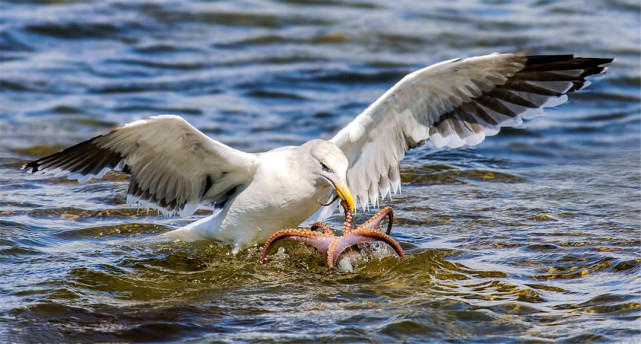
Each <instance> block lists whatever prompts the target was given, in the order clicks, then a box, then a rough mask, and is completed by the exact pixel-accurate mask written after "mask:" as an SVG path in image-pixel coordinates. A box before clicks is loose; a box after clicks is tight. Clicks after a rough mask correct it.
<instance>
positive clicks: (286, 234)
mask: <svg viewBox="0 0 641 344" xmlns="http://www.w3.org/2000/svg"><path fill="white" fill-rule="evenodd" d="M333 238H335V236H334V234H332V233H330V234H328V233H319V232H315V231H311V230H309V229H306V228H291V229H283V230H280V231H278V232H276V233H275V234H274V235H272V236H271V237H270V238H269V239H268V240H267V242H266V243H265V246H264V248H263V253H262V254H261V255H260V260H259V262H260V263H261V264H264V263H265V260H266V258H267V254H268V253H269V250H270V249H271V248H272V247H273V246H274V244H276V243H277V242H279V241H282V240H295V241H301V242H304V243H306V244H309V245H312V246H314V248H315V249H316V250H318V251H319V252H321V253H323V254H327V250H328V249H329V247H330V244H331V242H332V240H333Z"/></svg>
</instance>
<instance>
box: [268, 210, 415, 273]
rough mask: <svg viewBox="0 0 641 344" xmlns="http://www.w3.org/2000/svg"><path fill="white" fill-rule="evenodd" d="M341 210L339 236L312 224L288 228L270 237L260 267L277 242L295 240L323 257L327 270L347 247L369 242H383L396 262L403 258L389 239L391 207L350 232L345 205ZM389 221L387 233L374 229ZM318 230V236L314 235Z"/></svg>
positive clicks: (349, 215)
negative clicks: (341, 218) (341, 229)
mask: <svg viewBox="0 0 641 344" xmlns="http://www.w3.org/2000/svg"><path fill="white" fill-rule="evenodd" d="M341 206H342V207H343V209H344V210H345V222H344V223H343V235H341V236H336V235H335V234H334V232H333V231H332V229H331V228H330V226H329V225H327V224H325V223H322V222H316V223H314V224H312V226H311V227H310V228H309V229H308V228H291V229H283V230H280V231H278V232H276V233H274V235H272V236H271V237H270V238H269V239H268V240H267V242H266V243H265V246H264V248H263V253H262V254H261V256H260V263H261V264H264V263H265V260H266V258H267V254H268V253H269V250H270V249H271V248H272V247H273V246H274V245H275V244H276V243H277V242H279V241H283V240H295V241H301V242H304V243H306V244H309V245H312V246H313V247H314V248H316V250H317V251H319V252H321V253H322V254H324V255H326V256H327V265H328V266H329V267H330V268H334V267H335V266H336V262H337V261H338V258H339V257H340V255H341V254H342V253H343V252H344V251H345V250H346V249H347V248H349V247H351V246H354V245H357V244H363V243H369V242H373V241H377V240H378V241H383V242H385V243H387V244H388V245H390V246H391V247H392V248H393V249H394V251H396V253H397V254H398V256H399V258H403V257H404V256H405V254H404V253H403V249H402V248H401V246H400V245H399V244H398V243H397V242H396V241H395V240H394V239H392V237H390V236H389V234H390V232H391V231H392V222H393V220H394V211H393V210H392V208H391V207H385V208H383V209H381V211H379V212H378V213H376V215H374V216H372V217H371V218H370V219H369V220H367V221H365V222H364V223H363V224H362V225H360V226H358V227H356V228H354V218H353V216H352V213H351V211H350V209H349V206H348V205H347V203H346V202H345V201H342V202H341ZM385 217H388V218H389V222H388V224H387V231H386V232H385V233H384V232H382V231H380V230H379V229H378V228H379V226H380V224H381V222H382V221H383V220H384V219H385ZM319 229H322V232H320V231H318V230H319Z"/></svg>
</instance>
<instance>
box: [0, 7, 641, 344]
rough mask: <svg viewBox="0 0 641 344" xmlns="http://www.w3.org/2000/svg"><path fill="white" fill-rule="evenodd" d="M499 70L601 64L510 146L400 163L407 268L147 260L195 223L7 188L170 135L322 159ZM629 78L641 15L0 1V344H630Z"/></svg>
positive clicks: (45, 191)
mask: <svg viewBox="0 0 641 344" xmlns="http://www.w3.org/2000/svg"><path fill="white" fill-rule="evenodd" d="M495 51H496V52H510V51H526V52H528V53H533V54H545V53H549V54H563V53H575V54H576V55H579V56H591V57H613V58H616V61H615V63H613V64H612V65H611V66H610V68H609V69H608V71H607V75H606V76H605V78H603V79H602V80H598V81H594V82H593V84H592V85H591V86H590V87H589V88H587V89H585V90H583V91H581V92H580V93H577V94H572V95H571V96H570V100H569V102H568V103H566V104H564V105H563V106H561V107H558V108H554V109H548V110H546V111H545V113H544V114H543V115H542V116H539V117H537V118H534V119H532V120H530V121H528V122H527V123H526V124H525V125H524V127H523V128H518V129H506V130H503V131H502V132H501V133H500V134H499V135H497V136H494V137H489V138H487V139H486V140H485V141H484V142H483V143H482V144H480V145H479V146H476V147H465V148H459V149H433V148H430V147H429V146H428V147H422V148H419V149H416V150H412V151H410V152H409V153H408V155H407V157H406V159H405V161H404V163H403V165H402V169H401V172H402V177H403V190H402V194H401V195H397V196H395V197H393V199H392V200H385V201H384V202H383V204H384V205H391V206H392V207H393V208H394V210H395V214H396V221H395V226H394V230H393V233H392V234H393V237H394V238H395V239H396V240H398V241H399V242H400V244H401V245H402V246H403V248H404V249H405V251H406V253H407V258H406V259H404V260H401V261H398V260H397V259H395V258H394V257H393V256H389V257H385V258H382V259H380V257H378V256H373V257H365V258H364V259H363V260H362V261H360V262H359V263H358V264H357V265H356V266H355V271H354V272H353V273H345V272H340V271H336V270H330V269H328V268H327V267H326V266H325V264H324V260H323V258H322V257H321V256H320V255H318V254H317V253H315V251H314V250H313V249H312V248H310V247H307V246H305V245H303V244H299V243H290V244H285V245H282V246H281V249H279V250H278V252H276V251H275V252H274V253H273V254H272V255H271V256H270V257H271V259H270V260H269V261H268V263H267V264H265V265H259V264H257V261H258V257H259V255H260V248H253V249H249V250H246V251H243V252H241V253H240V254H238V255H237V256H233V255H231V253H230V252H231V250H230V248H229V247H224V246H219V245H217V244H215V243H210V242H198V243H167V242H160V241H157V240H155V238H156V237H157V235H158V234H160V233H163V232H165V231H168V230H171V229H175V228H177V227H179V226H182V225H184V224H186V223H189V222H191V221H194V220H195V219H198V218H200V217H202V216H204V215H205V214H207V213H209V212H210V210H208V209H207V208H206V207H205V208H203V210H201V211H199V212H198V213H197V214H196V215H194V216H193V217H191V218H187V219H185V218H167V217H163V216H159V215H158V214H157V213H156V212H154V211H150V212H147V211H145V210H138V209H135V208H130V207H127V206H126V204H125V193H126V190H127V178H126V176H123V175H121V174H110V175H108V176H107V177H106V178H104V179H101V180H91V181H89V182H88V183H84V184H78V183H76V182H73V181H69V180H67V179H64V178H45V177H38V176H32V175H28V174H26V173H24V172H23V171H20V167H21V166H22V164H24V163H25V162H27V161H29V160H33V159H36V158H38V157H41V156H44V155H46V154H50V153H53V152H56V151H58V150H60V149H62V148H65V147H67V146H69V145H72V144H74V143H77V142H80V141H82V140H85V139H88V138H91V137H93V136H96V135H99V134H103V133H105V132H107V131H108V130H109V129H110V128H112V127H114V126H117V125H120V124H124V123H127V122H130V121H133V120H136V119H140V118H144V117H146V116H151V115H156V114H162V113H173V114H177V115H181V116H183V117H184V118H185V119H186V120H188V121H189V122H190V123H192V124H193V125H194V126H196V127H197V128H199V129H200V130H202V131H203V132H205V133H206V134H207V135H209V136H211V137H212V138H215V139H217V140H219V141H221V142H224V143H225V144H228V145H230V146H232V147H235V148H237V149H242V150H246V151H250V152H260V151H264V150H268V149H271V148H275V147H278V146H281V145H291V144H301V143H303V142H305V141H307V140H310V139H314V138H318V137H321V138H329V137H331V136H332V135H333V134H334V133H336V132H337V131H338V130H339V129H340V128H342V127H343V126H344V125H346V124H347V123H349V121H351V119H353V118H354V117H355V116H356V115H357V114H358V113H359V112H360V111H362V110H363V109H365V108H366V107H367V106H368V105H369V104H370V103H372V102H373V101H375V100H376V98H377V97H378V96H380V95H381V94H383V92H385V90H387V89H388V88H389V87H391V86H392V85H393V84H394V83H395V82H396V81H398V80H400V78H402V77H403V76H404V75H405V74H407V73H409V72H412V71H414V70H416V69H419V68H421V67H423V66H426V65H429V64H432V63H436V62H439V61H442V60H445V59H450V58H454V57H466V56H474V55H482V54H488V53H491V52H495ZM640 61H641V6H640V5H639V3H638V1H626V0H611V1H605V0H604V1H563V2H557V1H542V0H538V1H534V0H530V1H429V2H428V1H424V2H419V1H405V0H399V1H393V2H390V1H376V0H358V1H313V0H312V1H303V0H282V1H152V0H140V1H138V0H133V1H114V0H103V1H18V0H15V1H12V0H5V1H2V2H0V342H3V343H4V342H7V343H14V342H16V343H22V342H26V343H55V342H187V343H201V342H212V343H214V342H261V343H265V342H278V343H283V342H308V341H315V342H374V343H389V342H416V343H423V342H444V343H468V342H473V343H548V342H549V343H557V342H562V343H601V342H611V343H619V342H627V343H638V342H641V325H639V324H640V323H641V322H640V321H639V317H640V315H641V283H640V282H641V281H640V280H639V276H640V272H641V271H640V270H641V256H640V252H641V232H640V231H641V105H640V100H641V93H640V90H641V68H640V67H641V66H640ZM373 211H374V210H372V211H370V212H369V213H363V212H359V213H357V220H356V221H357V222H361V221H364V220H365V219H366V218H367V217H368V216H371V215H372V213H373ZM341 221H342V219H341V216H340V215H337V216H336V217H334V218H333V219H332V220H331V221H330V222H329V223H330V224H331V225H332V226H333V227H334V228H339V227H340V224H341Z"/></svg>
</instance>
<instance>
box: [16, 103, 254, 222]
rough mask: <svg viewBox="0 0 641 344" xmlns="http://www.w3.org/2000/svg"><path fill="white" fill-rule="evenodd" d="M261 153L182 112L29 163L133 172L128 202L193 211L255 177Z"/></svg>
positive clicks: (86, 174)
mask: <svg viewBox="0 0 641 344" xmlns="http://www.w3.org/2000/svg"><path fill="white" fill-rule="evenodd" d="M255 159H256V156H255V155H253V154H249V153H244V152H241V151H238V150H235V149H233V148H230V147H228V146H226V145H224V144H222V143H220V142H218V141H215V140H212V139H210V138H209V137H207V136H206V135H204V134H203V133H201V132H200V131H198V130H197V129H196V128H194V127H193V126H191V125H190V124H189V123H187V122H186V121H185V120H184V119H182V118H180V117H178V116H171V115H162V116H155V117H150V118H148V119H144V120H140V121H136V122H133V123H129V124H127V125H124V126H122V127H120V128H117V129H115V130H113V131H112V132H110V133H108V134H106V135H101V136H97V137H94V138H93V139H90V140H87V141H85V142H82V143H79V144H77V145H75V146H72V147H70V148H67V149H65V150H64V151H62V152H59V153H56V154H52V155H50V156H47V157H44V158H41V159H38V160H36V161H33V162H30V163H28V164H26V165H25V166H23V169H26V170H27V171H30V172H33V173H44V174H48V175H54V176H60V175H68V176H69V177H70V178H73V179H78V180H79V181H86V180H87V179H89V178H93V177H97V178H100V177H102V175H104V174H105V173H106V172H107V171H109V170H112V169H115V170H122V171H123V172H126V173H128V174H130V175H131V176H132V178H131V181H130V184H129V190H128V192H127V193H128V202H141V203H142V204H143V205H145V206H151V207H153V208H156V209H159V210H161V211H163V212H165V213H169V214H173V213H176V212H179V213H180V214H181V215H190V214H193V212H194V211H195V210H196V209H197V206H198V204H200V203H205V202H207V203H210V202H214V203H215V202H218V203H220V202H225V201H226V200H227V199H229V197H230V194H229V192H230V190H233V191H236V190H239V187H240V186H242V185H245V184H248V183H250V182H251V179H252V175H253V172H254V169H253V164H254V161H255Z"/></svg>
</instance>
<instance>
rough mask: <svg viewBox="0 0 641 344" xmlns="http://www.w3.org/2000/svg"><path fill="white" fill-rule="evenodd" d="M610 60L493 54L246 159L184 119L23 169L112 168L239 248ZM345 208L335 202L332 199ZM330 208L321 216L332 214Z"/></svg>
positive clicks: (510, 119)
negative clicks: (305, 138) (330, 127)
mask: <svg viewBox="0 0 641 344" xmlns="http://www.w3.org/2000/svg"><path fill="white" fill-rule="evenodd" d="M612 61H613V59H600V58H575V57H574V56H572V55H551V56H525V55H523V54H519V53H516V54H492V55H486V56H478V57H472V58H468V59H455V60H450V61H445V62H441V63H438V64H435V65H432V66H430V67H426V68H423V69H420V70H418V71H416V72H413V73H410V74H408V75H407V76H406V77H405V78H403V79H402V80H401V81H399V82H398V83H397V84H396V85H394V87H392V88H391V89H389V90H388V91H387V92H386V93H385V94H383V95H382V96H381V97H380V98H379V99H378V100H376V101H375V102H374V103H373V104H372V105H371V106H369V107H368V108H367V109H366V110H365V111H363V112H362V113H361V114H360V115H358V116H357V117H356V118H355V119H354V120H353V121H352V122H351V123H349V124H348V125H347V126H346V127H345V128H343V129H342V130H341V131H340V132H338V133H337V134H336V136H334V137H333V138H332V139H330V140H329V141H326V140H312V141H309V142H307V143H305V144H303V145H301V146H292V147H282V148H278V149H274V150H272V151H269V152H265V153H261V154H249V153H245V152H241V151H238V150H236V149H233V148H231V147H228V146H226V145H224V144H222V143H220V142H218V141H216V140H213V139H211V138H209V137H207V136H206V135H204V134H203V133H201V132H200V131H198V130H197V129H196V128H194V127H192V126H191V125H190V124H189V123H187V122H186V121H185V120H183V119H182V118H180V117H177V116H171V115H164V116H156V117H151V118H148V119H145V120H140V121H136V122H133V123H130V124H127V125H124V126H122V127H120V128H117V129H115V130H113V131H112V132H110V133H108V134H106V135H103V136H98V137H95V138H93V139H91V140H88V141H85V142H83V143H80V144H77V145H75V146H73V147H70V148H68V149H65V150H64V151H62V152H59V153H56V154H53V155H50V156H48V157H44V158H42V159H39V160H37V161H33V162H31V163H28V164H26V165H25V166H24V168H27V169H31V171H32V172H34V173H35V172H40V171H42V172H45V173H53V174H54V175H56V174H69V173H70V176H71V177H75V178H79V179H88V178H89V177H100V176H102V174H104V173H105V172H106V171H107V170H109V169H122V170H123V171H125V172H127V173H129V174H130V175H131V176H132V179H131V182H130V187H129V191H128V194H129V197H128V200H129V201H131V202H138V203H139V204H141V205H143V206H151V207H154V208H157V209H160V210H163V211H164V212H169V213H174V212H179V213H181V214H183V215H190V214H193V212H194V211H195V210H196V209H197V207H198V206H199V205H200V204H214V205H215V209H216V210H215V212H214V215H212V216H209V217H207V218H204V219H202V220H199V221H197V222H194V223H192V224H190V225H188V226H185V227H183V228H180V229H177V230H174V231H171V232H169V233H166V235H167V236H168V237H171V238H176V239H180V240H186V241H193V240H200V239H208V240H216V241H220V242H223V243H228V244H231V245H232V246H233V248H234V252H238V250H240V249H243V248H246V247H248V246H251V245H254V244H258V243H262V242H265V241H266V240H267V238H269V237H270V236H271V235H272V234H273V233H274V232H276V231H278V230H280V229H284V228H291V227H296V226H298V225H299V224H300V223H301V222H302V221H304V220H305V219H307V218H308V217H310V215H312V214H313V213H314V212H315V211H317V210H318V209H319V208H320V207H321V204H322V203H327V202H328V200H330V199H331V198H330V197H331V196H332V195H333V193H334V192H336V193H337V195H338V196H340V197H341V198H343V199H344V200H349V201H350V202H352V196H351V193H350V191H349V190H350V189H351V191H352V192H353V193H354V195H355V196H356V197H355V198H356V201H357V203H358V204H359V205H360V206H361V207H362V208H363V209H365V208H366V207H367V206H368V205H369V204H372V205H374V206H376V205H377V203H378V201H379V197H385V196H386V195H388V194H391V193H394V192H397V191H399V190H400V182H401V181H400V169H399V168H400V163H401V161H402V160H403V157H404V155H405V152H406V151H407V150H408V149H410V148H413V147H415V146H418V145H420V144H421V143H422V142H424V141H426V140H430V141H431V142H432V143H433V144H434V145H435V146H436V147H452V148H453V147H459V146H461V145H476V144H478V143H480V142H481V141H483V140H484V138H485V137H486V136H491V135H495V134H496V133H497V132H498V131H499V129H500V128H501V127H504V126H515V125H519V124H520V123H522V118H527V117H529V116H532V115H533V114H535V113H536V112H537V111H539V110H540V109H541V108H543V107H548V106H556V105H559V104H561V103H563V102H564V101H566V99H567V96H566V95H565V94H566V93H568V92H573V91H576V90H579V89H581V88H583V87H585V86H587V85H588V84H589V81H587V80H586V78H587V77H589V76H591V75H597V74H600V73H601V72H603V71H604V70H605V67H603V66H602V65H604V64H608V63H610V62H612ZM334 205H336V203H334ZM333 209H334V208H333V207H325V208H324V209H323V210H322V211H321V212H320V213H319V214H320V218H321V219H322V218H324V217H327V216H328V215H330V214H331V212H332V210H333Z"/></svg>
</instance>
